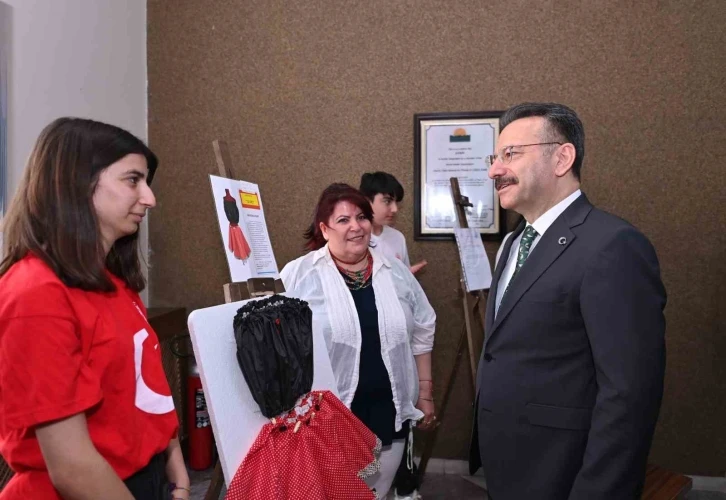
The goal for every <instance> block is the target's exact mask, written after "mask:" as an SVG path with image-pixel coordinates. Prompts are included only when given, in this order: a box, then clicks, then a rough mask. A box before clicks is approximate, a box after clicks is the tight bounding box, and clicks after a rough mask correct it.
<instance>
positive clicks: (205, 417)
mask: <svg viewBox="0 0 726 500" xmlns="http://www.w3.org/2000/svg"><path fill="white" fill-rule="evenodd" d="M187 427H188V429H189V466H190V467H191V468H192V469H194V470H204V469H208V468H209V467H211V466H212V446H213V445H212V426H211V424H210V422H209V411H207V401H206V400H205V398H204V390H203V389H202V379H201V378H199V370H198V369H197V363H196V361H195V360H194V357H193V356H192V357H190V358H189V377H188V378H187Z"/></svg>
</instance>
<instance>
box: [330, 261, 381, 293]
mask: <svg viewBox="0 0 726 500" xmlns="http://www.w3.org/2000/svg"><path fill="white" fill-rule="evenodd" d="M330 255H331V257H333V261H334V262H335V267H337V268H338V271H339V272H340V274H341V275H342V276H343V281H345V284H346V286H347V287H348V289H349V290H360V289H362V288H366V287H368V286H370V284H371V281H372V280H371V276H372V275H373V256H372V255H371V253H370V252H366V255H365V256H364V257H363V258H362V259H360V260H359V261H358V262H361V261H362V260H363V259H367V260H368V262H367V263H366V267H364V268H363V269H361V270H360V271H349V270H347V269H345V268H343V267H341V266H340V264H338V262H342V263H344V264H352V263H350V262H345V261H342V260H340V259H339V258H337V257H336V256H335V255H333V253H332V252H331V253H330ZM356 264H357V262H356Z"/></svg>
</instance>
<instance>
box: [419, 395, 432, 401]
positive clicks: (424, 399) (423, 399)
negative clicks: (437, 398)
mask: <svg viewBox="0 0 726 500" xmlns="http://www.w3.org/2000/svg"><path fill="white" fill-rule="evenodd" d="M419 399H420V400H422V401H431V402H433V401H434V400H433V399H426V398H422V397H420V396H419Z"/></svg>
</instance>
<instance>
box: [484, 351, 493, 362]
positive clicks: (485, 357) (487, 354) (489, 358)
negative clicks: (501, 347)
mask: <svg viewBox="0 0 726 500" xmlns="http://www.w3.org/2000/svg"><path fill="white" fill-rule="evenodd" d="M491 360H492V355H491V354H489V353H488V352H486V353H484V361H486V362H487V363H488V362H490V361H491Z"/></svg>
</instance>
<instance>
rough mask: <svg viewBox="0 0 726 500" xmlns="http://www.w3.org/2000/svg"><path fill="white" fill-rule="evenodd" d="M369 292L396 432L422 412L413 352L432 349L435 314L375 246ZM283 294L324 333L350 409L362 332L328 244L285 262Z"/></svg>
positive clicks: (409, 278)
mask: <svg viewBox="0 0 726 500" xmlns="http://www.w3.org/2000/svg"><path fill="white" fill-rule="evenodd" d="M370 251H371V255H372V256H373V278H372V279H373V291H374V293H375V296H376V309H377V310H378V329H379V332H380V337H381V356H382V358H383V364H384V365H385V366H386V370H387V371H388V378H389V380H390V381H391V390H392V392H393V403H394V405H395V407H396V421H395V429H396V431H399V430H401V426H402V424H403V422H405V421H406V420H414V421H416V420H418V419H420V418H421V417H423V413H422V412H421V411H420V410H418V409H417V408H416V407H415V406H414V405H415V404H416V401H417V399H418V372H417V370H416V363H415V361H414V358H413V357H414V356H418V355H419V354H426V353H428V352H431V350H432V349H433V346H434V330H435V326H436V313H434V310H433V308H432V307H431V304H429V301H428V299H427V298H426V294H424V291H423V289H422V288H421V285H420V284H419V283H418V281H416V278H414V276H413V274H411V271H409V269H408V267H406V265H405V264H403V263H402V262H401V261H399V260H396V259H387V258H386V257H385V256H384V255H383V254H381V253H380V252H378V251H377V250H376V249H375V248H371V249H370ZM280 277H281V278H282V282H283V283H284V284H285V290H286V292H287V295H289V296H291V297H297V298H299V299H302V300H305V301H306V302H307V303H308V304H309V305H310V309H311V310H312V312H313V324H314V328H316V329H318V331H322V332H323V336H324V337H325V343H326V345H327V348H328V354H329V355H330V362H331V364H332V366H333V373H334V374H335V379H336V382H337V385H338V392H339V393H340V399H341V401H342V402H343V403H344V404H345V405H346V406H347V407H349V408H350V405H351V403H352V402H353V397H354V396H355V391H356V388H357V387H358V373H359V364H360V349H361V332H360V323H359V321H358V312H357V310H356V307H355V302H354V301H353V296H352V295H351V293H350V291H349V290H348V287H347V286H346V284H345V281H344V280H343V277H342V276H341V274H340V272H339V271H338V269H337V268H336V266H335V262H334V261H333V258H332V257H331V256H330V251H329V250H328V246H327V245H325V246H324V247H323V248H321V249H320V250H317V251H315V252H311V253H309V254H307V255H304V256H303V257H300V258H298V259H295V260H293V261H292V262H289V263H288V264H287V265H286V266H285V267H284V268H283V270H282V272H281V273H280Z"/></svg>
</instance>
